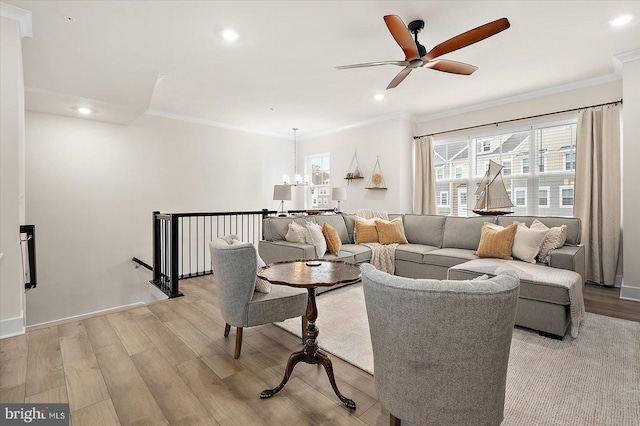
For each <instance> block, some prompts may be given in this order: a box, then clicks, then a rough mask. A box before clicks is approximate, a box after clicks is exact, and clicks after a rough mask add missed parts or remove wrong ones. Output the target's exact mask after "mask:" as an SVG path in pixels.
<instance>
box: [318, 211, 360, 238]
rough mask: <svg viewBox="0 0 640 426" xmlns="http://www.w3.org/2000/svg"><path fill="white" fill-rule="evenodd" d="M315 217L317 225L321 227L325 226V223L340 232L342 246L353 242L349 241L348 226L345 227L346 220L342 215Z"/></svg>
mask: <svg viewBox="0 0 640 426" xmlns="http://www.w3.org/2000/svg"><path fill="white" fill-rule="evenodd" d="M314 217H315V221H316V223H317V224H318V225H320V226H322V225H324V224H325V223H328V224H329V225H331V226H333V227H334V228H335V229H336V231H338V235H339V236H340V242H341V243H342V244H349V243H350V242H351V240H350V239H349V233H348V232H347V226H346V225H345V223H344V218H343V217H342V215H341V214H328V215H325V214H321V215H317V216H314Z"/></svg>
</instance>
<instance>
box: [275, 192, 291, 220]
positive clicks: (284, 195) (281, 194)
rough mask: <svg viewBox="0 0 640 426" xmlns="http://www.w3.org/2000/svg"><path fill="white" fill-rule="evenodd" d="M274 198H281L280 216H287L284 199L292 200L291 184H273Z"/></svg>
mask: <svg viewBox="0 0 640 426" xmlns="http://www.w3.org/2000/svg"><path fill="white" fill-rule="evenodd" d="M273 199H274V200H280V214H279V215H278V216H286V214H285V212H284V200H291V185H273Z"/></svg>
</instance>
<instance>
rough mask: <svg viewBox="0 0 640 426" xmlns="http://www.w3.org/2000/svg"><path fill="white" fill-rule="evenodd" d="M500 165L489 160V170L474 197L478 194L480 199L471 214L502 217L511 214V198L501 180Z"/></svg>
mask: <svg viewBox="0 0 640 426" xmlns="http://www.w3.org/2000/svg"><path fill="white" fill-rule="evenodd" d="M500 172H502V165H500V164H498V163H496V162H495V161H493V160H489V169H488V170H487V173H486V174H485V175H484V177H483V178H482V181H481V182H480V185H479V186H478V189H476V195H478V194H480V199H479V200H478V202H477V203H476V205H475V206H474V207H473V210H472V211H473V212H474V213H475V214H479V215H503V214H510V213H513V212H512V211H510V210H502V209H510V208H511V207H513V203H512V202H511V198H509V194H508V193H507V188H506V187H505V186H504V181H503V180H502V174H501V173H500Z"/></svg>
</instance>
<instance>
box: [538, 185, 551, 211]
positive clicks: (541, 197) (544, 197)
mask: <svg viewBox="0 0 640 426" xmlns="http://www.w3.org/2000/svg"><path fill="white" fill-rule="evenodd" d="M538 207H545V208H548V207H551V203H550V202H549V187H548V186H544V187H540V188H538Z"/></svg>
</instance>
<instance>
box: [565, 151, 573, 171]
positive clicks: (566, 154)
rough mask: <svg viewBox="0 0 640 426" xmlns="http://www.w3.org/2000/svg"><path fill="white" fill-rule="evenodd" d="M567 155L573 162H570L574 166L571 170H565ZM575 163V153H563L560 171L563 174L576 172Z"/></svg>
mask: <svg viewBox="0 0 640 426" xmlns="http://www.w3.org/2000/svg"><path fill="white" fill-rule="evenodd" d="M568 155H573V161H572V163H573V164H574V167H573V169H567V156H568ZM575 163H576V152H575V151H572V152H564V153H563V154H562V170H564V171H565V172H573V171H575V170H576V168H575Z"/></svg>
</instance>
